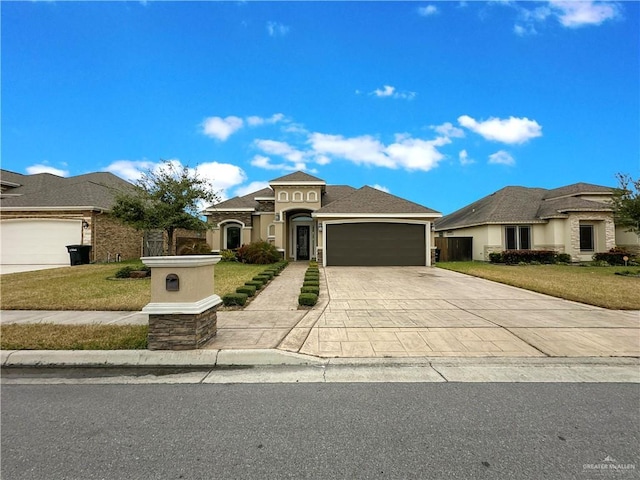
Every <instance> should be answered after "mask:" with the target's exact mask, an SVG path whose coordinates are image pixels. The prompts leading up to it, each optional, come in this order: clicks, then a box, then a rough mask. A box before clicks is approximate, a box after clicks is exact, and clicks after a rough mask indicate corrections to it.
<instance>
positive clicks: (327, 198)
mask: <svg viewBox="0 0 640 480" xmlns="http://www.w3.org/2000/svg"><path fill="white" fill-rule="evenodd" d="M355 190H356V189H355V188H353V187H351V186H349V185H327V186H326V187H325V193H324V195H322V206H323V207H324V206H325V205H329V204H330V203H333V202H335V201H337V200H340V199H341V198H343V197H345V196H347V195H350V194H351V193H353V192H354V191H355Z"/></svg>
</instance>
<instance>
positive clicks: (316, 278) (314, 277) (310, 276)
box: [304, 273, 320, 280]
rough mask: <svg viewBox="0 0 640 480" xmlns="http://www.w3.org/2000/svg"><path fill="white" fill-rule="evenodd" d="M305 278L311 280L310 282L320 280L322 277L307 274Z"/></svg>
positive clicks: (315, 274)
mask: <svg viewBox="0 0 640 480" xmlns="http://www.w3.org/2000/svg"><path fill="white" fill-rule="evenodd" d="M304 278H305V280H306V279H309V280H319V279H320V275H318V274H317V273H305V274H304Z"/></svg>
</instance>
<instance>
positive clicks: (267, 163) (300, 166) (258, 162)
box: [251, 155, 309, 172]
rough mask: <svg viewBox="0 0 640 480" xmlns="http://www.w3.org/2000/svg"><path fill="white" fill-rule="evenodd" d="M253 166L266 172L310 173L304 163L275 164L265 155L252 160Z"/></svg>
mask: <svg viewBox="0 0 640 480" xmlns="http://www.w3.org/2000/svg"><path fill="white" fill-rule="evenodd" d="M251 165H253V166H254V167H258V168H264V169H265V170H285V171H290V172H295V171H298V170H303V171H309V170H308V169H307V165H306V164H305V163H304V162H293V163H284V162H283V163H273V162H272V161H271V158H269V157H265V156H264V155H256V156H254V157H253V159H252V160H251Z"/></svg>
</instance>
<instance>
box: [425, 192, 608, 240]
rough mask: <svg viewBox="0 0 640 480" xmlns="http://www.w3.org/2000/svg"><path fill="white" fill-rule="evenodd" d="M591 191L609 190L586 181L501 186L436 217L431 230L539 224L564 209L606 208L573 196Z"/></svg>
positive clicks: (603, 205)
mask: <svg viewBox="0 0 640 480" xmlns="http://www.w3.org/2000/svg"><path fill="white" fill-rule="evenodd" d="M596 187H597V189H596ZM594 192H595V193H602V194H604V193H611V189H610V188H608V187H600V186H598V185H591V184H587V183H576V184H573V185H568V186H566V187H560V188H556V189H553V190H546V189H544V188H527V187H505V188H503V189H501V190H498V191H497V192H495V193H492V194H491V195H488V196H486V197H484V198H481V199H480V200H477V201H476V202H473V203H471V204H469V205H467V206H466V207H463V208H461V209H460V210H457V211H455V212H453V213H451V214H449V215H446V216H445V217H443V218H441V219H439V220H437V221H436V222H435V230H437V231H440V230H451V229H454V228H462V227H471V226H475V225H485V224H492V223H493V224H495V223H502V224H504V223H536V222H537V223H541V222H544V221H545V220H546V219H548V218H553V217H566V213H565V212H569V211H586V212H593V211H610V210H611V208H610V207H609V206H608V205H607V204H604V203H601V202H594V201H591V200H585V199H583V198H580V197H579V196H577V195H581V194H587V193H594ZM570 195H576V196H570Z"/></svg>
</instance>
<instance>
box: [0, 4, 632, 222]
mask: <svg viewBox="0 0 640 480" xmlns="http://www.w3.org/2000/svg"><path fill="white" fill-rule="evenodd" d="M0 15H1V21H2V24H1V27H2V30H1V42H2V43H1V49H2V56H1V67H2V72H1V73H2V77H1V94H2V97H1V102H2V103H1V114H2V115H1V135H2V138H1V140H2V144H1V155H2V157H1V164H2V168H3V169H6V170H11V171H14V172H18V173H23V174H33V173H41V172H48V173H53V174H55V175H60V176H74V175H80V174H84V173H89V172H96V171H108V172H112V173H114V174H116V175H118V176H120V177H122V178H125V179H127V180H130V181H135V180H136V179H137V178H138V177H139V176H140V174H141V172H143V171H145V170H149V169H154V168H158V166H159V165H160V164H161V163H162V162H163V161H173V162H176V163H177V162H179V163H180V164H182V165H186V166H189V167H190V168H192V169H193V170H194V172H197V174H198V175H200V176H202V177H205V178H207V179H209V180H210V181H211V183H212V184H213V186H214V188H215V190H216V191H217V192H218V195H219V197H220V198H221V199H227V198H231V197H234V196H236V195H245V194H248V193H250V192H253V191H256V190H259V189H261V188H263V187H265V186H267V185H268V182H269V180H273V179H275V178H278V177H281V176H283V175H286V174H288V173H291V172H293V171H297V170H302V171H305V172H307V173H309V174H312V175H315V176H317V177H320V178H322V179H324V180H325V181H326V182H327V184H330V185H351V186H353V187H356V188H359V187H361V186H363V185H370V186H373V187H376V188H379V189H381V190H384V191H387V192H389V193H392V194H394V195H398V196H400V197H403V198H406V199H408V200H411V201H413V202H416V203H419V204H421V205H424V206H426V207H429V208H432V209H435V210H437V211H439V212H442V213H443V214H444V215H446V214H448V213H451V212H453V211H455V210H457V209H459V208H462V207H463V206H465V205H467V204H468V203H471V202H473V201H475V200H477V199H479V198H482V197H484V196H486V195H488V194H491V193H493V192H495V191H497V190H499V189H501V188H503V187H505V186H513V185H519V186H526V187H542V188H556V187H559V186H563V185H568V184H571V183H576V182H587V183H595V184H598V185H608V186H616V178H615V174H616V173H618V172H622V173H628V174H631V175H632V176H634V177H637V176H638V173H639V171H640V26H639V23H640V3H639V2H635V1H634V2H608V1H593V2H576V1H549V2H546V1H539V2H510V1H494V2H473V1H469V2H437V1H436V2H400V1H393V2H392V1H389V2H383V1H375V2H367V1H354V2H342V1H326V2H302V1H294V2H286V1H282V2H269V1H244V2H219V1H216V2H205V1H200V2H189V1H183V2H166V1H153V0H148V1H143V2H124V1H122V2H66V1H34V2H26V1H23V2H9V1H3V2H0Z"/></svg>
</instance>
